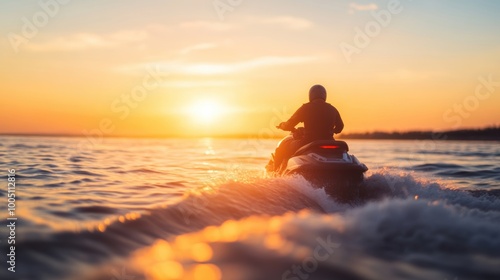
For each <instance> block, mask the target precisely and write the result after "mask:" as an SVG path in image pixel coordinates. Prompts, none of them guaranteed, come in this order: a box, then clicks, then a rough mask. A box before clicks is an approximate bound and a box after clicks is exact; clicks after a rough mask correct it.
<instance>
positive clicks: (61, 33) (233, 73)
mask: <svg viewBox="0 0 500 280" xmlns="http://www.w3.org/2000/svg"><path fill="white" fill-rule="evenodd" d="M206 2H207V3H200V1H194V0H187V1H182V2H181V1H172V2H165V1H156V0H150V1H141V2H140V3H138V1H130V0H125V1H116V0H112V1H106V2H105V3H102V1H95V0H94V1H85V3H82V2H81V1H69V2H68V3H67V4H61V3H63V1H60V2H57V0H46V1H41V2H38V1H31V0H30V1H22V2H21V1H2V3H1V4H0V18H1V19H0V33H2V34H4V36H3V40H2V41H0V49H1V52H0V61H1V65H0V81H1V83H2V89H1V98H2V105H1V107H0V108H1V110H0V133H68V134H76V135H84V134H85V133H103V135H135V136H144V135H181V136H182V135H190V136H191V135H192V136H198V135H228V134H258V133H269V131H271V130H269V128H271V127H272V126H273V125H275V124H278V123H279V121H282V120H284V118H287V117H289V116H291V114H292V113H293V111H294V110H295V109H297V108H298V107H299V106H300V105H301V104H302V103H305V102H306V101H307V91H308V89H309V87H310V86H311V85H313V84H315V83H321V84H323V85H325V87H326V88H327V90H328V92H329V101H330V102H331V103H332V104H334V105H335V106H336V107H337V108H338V109H339V111H340V113H341V115H342V116H343V118H344V122H345V123H346V128H345V132H361V131H374V130H383V131H392V130H398V131H405V130H415V129H432V130H439V129H454V128H469V127H484V126H490V125H500V123H499V121H498V120H500V83H499V82H500V63H499V62H500V36H498V30H497V27H498V26H499V24H500V20H499V19H498V17H497V16H496V15H497V14H498V12H499V11H500V4H499V3H498V2H496V1H485V3H484V5H479V6H478V5H474V4H473V3H470V2H468V1H441V2H440V3H435V2H436V1H429V0H427V1H419V2H417V3H414V2H409V1H396V2H398V3H399V4H398V5H395V6H392V7H389V6H388V4H387V3H388V2H385V1H371V2H370V1H359V2H352V1H337V2H335V3H332V1H315V2H311V3H309V2H303V1H297V3H295V2H294V4H293V5H291V4H289V1H284V0H279V1H272V3H269V1H252V2H250V1H242V3H241V4H240V5H235V6H234V7H230V9H229V8H228V7H229V6H223V7H226V8H227V10H216V8H215V7H214V6H213V5H212V1H206ZM222 2H224V1H222ZM40 3H47V4H46V5H45V6H44V5H42V4H40ZM233 3H234V2H233ZM396 4H397V3H396ZM218 8H219V9H221V7H218ZM44 15H45V17H44ZM44 20H46V21H45V22H44ZM377 20H378V21H377ZM370 28H371V29H370ZM359 30H362V31H359ZM360 32H361V33H362V34H361V33H360ZM370 32H371V33H370ZM360 34H361V35H360ZM497 81H498V82H497ZM272 133H276V134H277V135H281V134H279V132H277V131H276V130H272Z"/></svg>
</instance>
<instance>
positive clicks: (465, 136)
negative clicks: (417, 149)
mask: <svg viewBox="0 0 500 280" xmlns="http://www.w3.org/2000/svg"><path fill="white" fill-rule="evenodd" d="M0 136H12V137H75V138H78V137H81V138H86V136H85V135H77V134H63V133H0ZM104 138H154V139H162V138H180V139H183V138H184V139H193V138H219V139H220V138H233V139H248V138H250V139H258V138H262V137H261V136H259V135H256V134H232V135H231V134H228V135H199V136H190V135H187V136H186V135H144V136H137V135H106V136H104ZM281 138H282V135H276V137H266V138H265V139H281ZM337 138H338V139H340V140H350V139H359V140H439V141H446V140H459V141H500V127H489V128H483V129H461V130H449V131H408V132H380V131H375V132H364V133H345V134H341V135H340V136H339V137H337Z"/></svg>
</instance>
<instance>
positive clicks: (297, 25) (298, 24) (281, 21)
mask: <svg viewBox="0 0 500 280" xmlns="http://www.w3.org/2000/svg"><path fill="white" fill-rule="evenodd" d="M259 21H260V22H261V23H270V24H278V25H281V26H283V27H286V28H290V29H294V30H304V29H309V28H310V27H312V26H313V25H314V24H313V23H312V22H311V21H309V20H307V19H304V18H298V17H290V16H280V17H271V18H264V19H260V20H259Z"/></svg>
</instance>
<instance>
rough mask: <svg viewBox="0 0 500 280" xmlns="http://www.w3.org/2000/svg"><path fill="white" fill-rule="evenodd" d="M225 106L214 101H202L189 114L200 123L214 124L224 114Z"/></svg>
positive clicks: (195, 104)
mask: <svg viewBox="0 0 500 280" xmlns="http://www.w3.org/2000/svg"><path fill="white" fill-rule="evenodd" d="M223 111H224V106H222V104H220V103H219V102H217V101H214V100H201V101H198V102H196V103H194V105H193V106H192V107H191V108H190V110H189V114H190V115H191V117H192V118H193V119H194V120H195V121H196V122H199V123H205V124H208V123H213V122H214V121H216V120H217V119H218V118H219V117H220V116H221V115H222V113H223Z"/></svg>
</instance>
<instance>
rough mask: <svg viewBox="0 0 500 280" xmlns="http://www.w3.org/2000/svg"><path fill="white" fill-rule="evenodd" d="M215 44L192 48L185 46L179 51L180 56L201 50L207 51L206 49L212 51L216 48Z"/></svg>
mask: <svg viewBox="0 0 500 280" xmlns="http://www.w3.org/2000/svg"><path fill="white" fill-rule="evenodd" d="M216 47H217V44H215V43H201V44H196V45H192V46H187V47H185V48H183V49H181V50H180V51H179V53H181V54H189V53H191V52H194V51H202V50H208V49H213V48H216Z"/></svg>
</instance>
